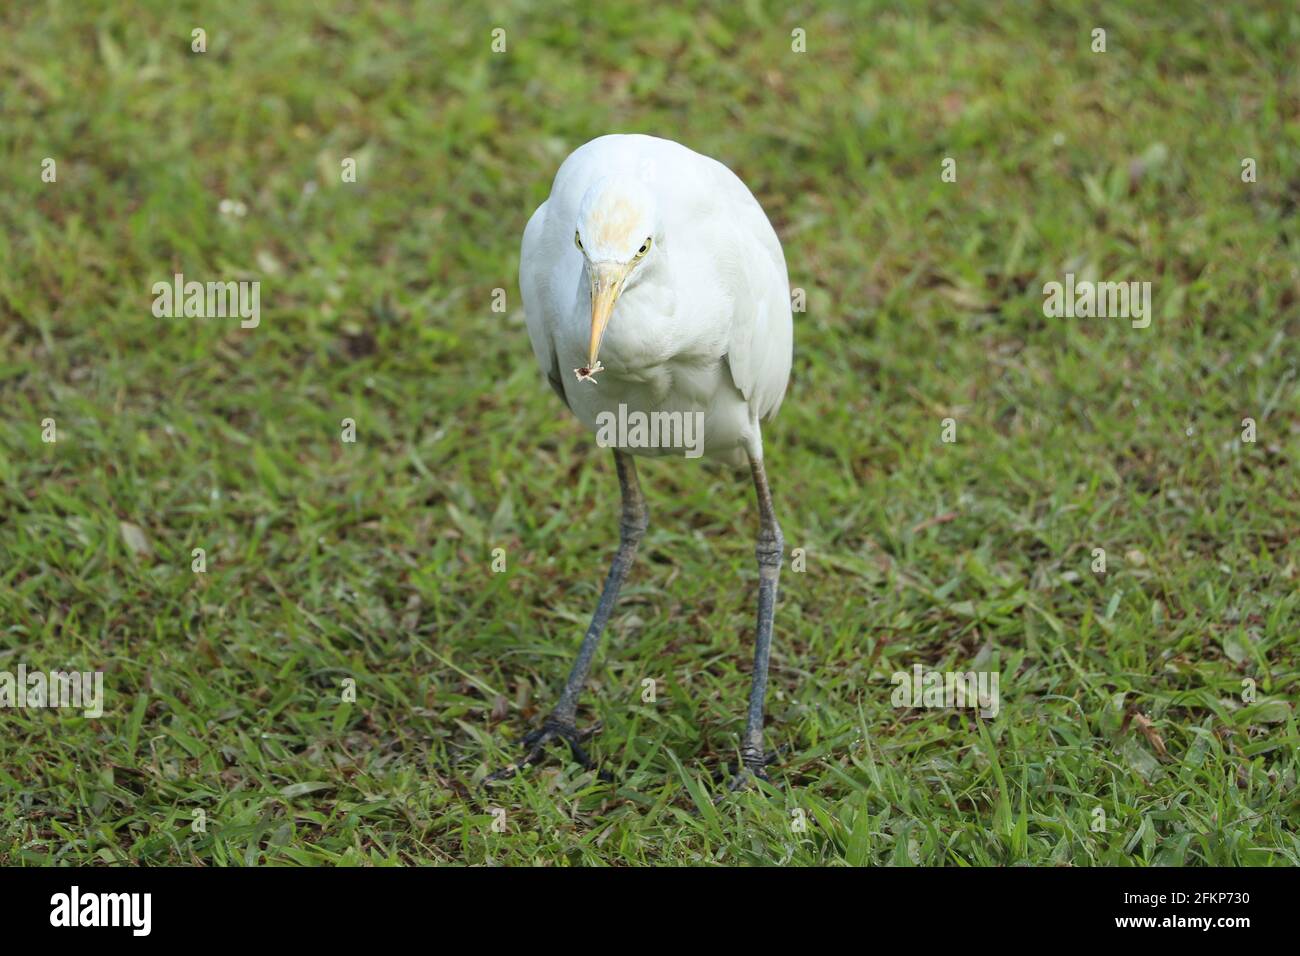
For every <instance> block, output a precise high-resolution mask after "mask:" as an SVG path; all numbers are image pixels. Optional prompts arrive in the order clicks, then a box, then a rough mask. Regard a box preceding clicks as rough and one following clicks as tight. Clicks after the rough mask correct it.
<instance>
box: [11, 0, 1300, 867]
mask: <svg viewBox="0 0 1300 956" xmlns="http://www.w3.org/2000/svg"><path fill="white" fill-rule="evenodd" d="M711 6H712V5H705V4H702V3H701V4H689V5H688V9H687V10H676V9H670V8H668V5H661V4H640V3H631V2H623V0H620V2H618V3H615V4H603V5H601V7H600V9H599V10H596V9H590V10H588V9H587V8H586V5H584V4H559V5H557V7H556V9H554V10H549V11H546V12H540V11H534V10H533V5H531V4H527V3H523V2H514V3H510V2H496V3H493V4H490V5H488V7H489V8H490V9H480V8H478V7H475V6H473V5H465V4H446V3H435V4H426V3H414V2H409V3H408V2H396V0H389V2H378V3H346V2H334V3H321V2H320V0H311V2H305V0H304V2H277V3H274V4H271V3H266V2H256V0H231V2H228V3H225V4H221V5H219V6H212V5H210V4H209V5H199V4H194V3H186V2H179V3H163V2H154V3H143V4H138V5H137V7H138V8H139V9H138V10H137V11H135V12H127V11H126V10H125V9H122V8H121V7H120V5H117V4H109V3H104V4H94V3H90V4H73V3H60V2H56V0H45V2H35V3H26V4H10V5H7V6H6V7H5V8H4V10H3V12H0V30H2V32H3V35H4V36H5V42H4V51H3V53H0V160H2V162H0V168H2V170H3V171H2V172H0V176H3V185H2V187H0V226H2V227H3V228H0V406H2V407H3V409H4V414H3V415H0V670H8V671H16V669H17V667H18V665H19V664H20V663H23V664H25V665H26V666H27V667H28V668H30V669H33V670H35V669H42V668H43V669H74V668H75V669H101V670H103V671H104V674H105V677H104V680H105V689H106V698H107V700H106V707H105V713H104V715H103V717H102V718H100V719H90V718H86V717H83V716H80V715H79V714H73V713H69V712H58V711H50V710H33V709H27V710H21V709H11V710H7V711H4V712H3V713H0V719H2V720H3V721H4V727H3V733H0V787H3V788H4V789H5V790H7V791H9V793H10V797H9V798H6V799H5V800H3V801H0V862H4V863H10V864H32V865H41V864H73V863H110V864H164V863H173V864H174V863H185V864H189V863H193V864H205V865H225V864H268V863H276V864H396V863H451V862H464V863H485V862H491V863H501V864H533V863H540V864H560V865H564V864H650V863H655V864H698V863H705V864H708V863H729V864H745V863H756V864H774V863H789V864H877V865H882V864H883V865H903V866H905V865H911V864H922V865H1000V864H1023V863H1033V864H1075V865H1091V864H1104V865H1151V864H1218V865H1270V864H1271V865H1279V864H1280V865H1286V864H1289V865H1297V864H1300V836H1298V835H1297V830H1298V827H1297V820H1298V819H1300V802H1298V798H1297V795H1296V794H1297V791H1296V777H1297V772H1298V771H1300V749H1298V748H1300V732H1298V730H1297V717H1296V713H1295V707H1294V702H1295V700H1296V696H1297V690H1298V689H1300V665H1298V664H1297V657H1298V655H1297V644H1298V643H1300V642H1298V639H1297V621H1298V618H1300V614H1298V612H1300V596H1298V594H1297V565H1298V564H1300V545H1297V540H1296V539H1297V533H1296V532H1297V528H1300V477H1298V472H1297V463H1298V462H1300V387H1298V385H1297V356H1298V353H1300V349H1298V348H1297V345H1296V343H1297V341H1300V255H1298V252H1297V249H1298V246H1297V243H1298V242H1300V219H1298V218H1297V205H1298V204H1300V177H1298V176H1297V172H1296V170H1297V169H1298V168H1300V84H1298V83H1297V80H1298V79H1300V77H1298V76H1297V66H1296V60H1295V57H1294V50H1295V49H1296V46H1297V41H1300V14H1297V13H1296V11H1295V9H1294V8H1293V7H1292V6H1291V5H1288V4H1285V3H1280V2H1278V3H1263V2H1253V3H1244V4H1231V5H1228V6H1226V7H1224V8H1221V9H1212V10H1211V9H1206V8H1193V7H1191V6H1190V5H1184V4H1170V5H1166V7H1167V9H1166V8H1161V9H1154V8H1152V9H1146V8H1148V7H1150V5H1147V4H1136V3H1134V4H1122V3H1112V4H1108V5H1107V6H1106V8H1105V10H1104V11H1103V14H1102V15H1101V20H1100V21H1099V22H1098V20H1097V19H1096V17H1097V16H1098V15H1097V14H1095V13H1094V9H1095V8H1094V5H1092V4H1085V3H1081V2H1079V3H1064V4H1057V5H1053V6H1054V7H1055V10H1053V11H1051V12H1049V11H1048V10H1046V9H1042V10H1039V9H1034V10H1032V11H1031V10H1028V9H1026V8H1025V7H1024V6H1022V5H1020V4H1015V3H1010V2H1008V3H992V4H984V3H941V2H933V3H929V4H888V3H879V4H873V5H872V8H871V9H863V8H862V6H861V5H857V4H848V3H843V4H835V3H827V4H818V5H815V6H814V5H796V6H795V7H793V8H787V7H786V6H785V5H782V4H774V3H761V2H757V0H754V2H748V3H744V4H732V5H727V6H726V7H725V9H710V7H711ZM1097 26H1102V27H1105V28H1106V29H1107V51H1106V52H1105V53H1104V54H1101V53H1093V52H1091V50H1090V49H1089V45H1090V42H1091V40H1090V34H1091V31H1092V29H1093V28H1094V27H1097ZM195 27H203V28H204V29H205V30H206V31H207V44H208V46H207V52H206V53H203V54H195V53H192V52H191V49H190V38H191V30H192V29H193V28H195ZM497 27H500V28H504V29H505V30H506V38H507V50H506V52H505V53H501V54H497V53H493V52H492V51H491V42H492V37H491V31H492V30H493V29H494V28H497ZM796 27H798V28H802V29H804V30H805V31H806V37H807V40H806V42H807V52H806V53H802V54H798V53H794V52H792V50H791V42H792V41H791V31H792V30H793V29H795V28H796ZM610 131H644V132H652V133H659V134H663V135H668V136H672V137H673V138H676V139H679V140H681V141H682V142H685V143H686V144H688V145H690V146H692V147H693V148H695V149H697V150H700V151H702V152H705V153H708V154H711V155H714V156H716V157H718V158H720V159H722V160H723V161H725V162H727V163H728V164H729V165H730V166H731V167H732V168H733V169H735V170H736V172H737V173H738V174H739V175H740V176H741V178H742V179H744V180H745V181H746V182H747V183H748V184H749V185H750V187H751V188H752V189H753V191H754V192H755V194H756V195H757V196H758V197H759V198H760V200H761V201H762V203H763V204H764V207H765V208H766V209H767V211H768V213H769V215H770V217H771V218H772V220H773V222H774V224H775V225H776V227H777V230H778V232H779V233H780V235H781V238H782V241H783V243H784V244H785V248H786V255H787V258H788V261H789V264H790V272H791V283H792V285H794V286H797V287H799V288H801V289H804V290H805V291H806V294H807V311H806V312H804V313H801V314H798V315H796V329H795V368H794V374H793V380H792V383H791V387H790V391H789V393H788V396H787V399H786V402H785V405H784V407H783V408H782V410H781V413H780V416H779V417H778V418H777V420H776V421H775V422H773V423H772V424H771V425H769V426H768V427H767V429H766V432H765V437H766V445H767V450H768V463H769V464H768V467H769V473H770V474H771V476H772V480H773V486H774V492H775V495H776V499H777V504H778V508H779V514H780V517H781V520H782V524H783V527H784V530H785V536H786V540H787V548H788V549H794V548H801V549H804V553H805V556H806V571H805V572H803V573H796V572H794V571H792V570H791V568H790V566H789V564H787V567H786V571H785V573H784V575H783V577H782V581H781V584H782V593H781V601H780V604H779V606H778V617H777V636H776V642H775V646H774V652H773V662H772V677H771V683H770V692H769V711H770V717H769V725H768V738H769V744H770V745H771V746H779V747H781V748H783V753H782V756H781V759H780V762H779V765H778V768H777V771H778V772H777V774H776V780H777V784H778V786H777V788H776V789H775V790H773V791H772V792H770V793H761V792H755V793H747V794H741V795H737V796H734V797H729V798H727V799H725V800H724V801H723V802H721V803H720V804H719V805H718V806H717V807H715V806H714V805H713V803H712V802H711V797H712V795H713V785H712V783H711V774H712V772H713V771H714V770H716V769H717V768H718V767H719V766H720V765H721V764H722V763H723V762H725V761H727V760H729V759H733V757H734V753H735V750H736V747H737V745H738V744H737V741H738V735H739V732H740V729H741V726H742V720H743V710H744V701H745V696H746V694H747V691H748V682H749V669H750V661H751V653H752V646H751V641H752V628H753V622H752V618H753V601H754V599H753V589H754V586H755V582H756V569H755V566H754V559H753V534H754V530H755V527H756V517H755V511H754V507H753V504H752V498H751V492H750V490H749V488H748V486H747V483H746V481H745V478H744V476H743V475H737V474H733V473H731V472H729V471H727V470H725V469H721V468H718V467H714V466H708V465H701V464H699V463H684V462H680V461H660V462H649V463H647V464H645V465H644V466H643V467H642V469H641V474H642V482H643V486H644V487H645V489H646V492H647V495H648V498H649V502H650V509H651V522H652V523H651V528H650V531H649V534H648V537H647V539H646V542H645V544H644V545H643V548H642V553H641V557H640V558H639V560H638V564H637V566H636V567H635V569H634V570H633V573H632V578H631V580H630V582H629V586H628V587H627V588H626V589H625V593H624V599H623V600H622V602H621V603H620V605H619V607H618V608H617V610H616V611H615V614H614V617H613V619H612V621H611V625H610V628H609V631H608V632H607V635H606V640H605V643H604V646H603V647H602V650H601V653H600V655H599V656H598V658H597V663H596V667H595V669H594V671H593V679H592V681H591V685H590V688H589V692H588V694H587V695H586V697H585V709H584V711H583V713H582V714H581V715H580V722H583V723H585V724H588V725H589V724H592V723H594V722H596V721H600V722H602V723H603V730H602V732H601V733H600V734H599V735H598V736H597V737H595V738H594V740H593V742H592V750H593V752H594V754H595V755H596V756H597V757H599V758H600V759H601V760H602V762H603V764H604V765H605V766H606V767H608V768H609V769H611V770H612V771H613V772H614V774H615V775H616V777H617V782H616V783H614V784H609V783H605V782H602V781H600V780H598V779H596V778H595V777H594V776H593V775H592V774H590V773H585V772H583V771H581V769H580V768H578V767H577V766H576V765H572V764H566V763H565V762H564V761H565V754H563V753H562V752H561V751H560V750H559V749H558V748H557V749H556V751H555V753H554V756H553V759H552V761H551V762H550V763H549V764H547V765H546V766H543V767H540V768H537V769H536V770H534V771H533V772H532V773H530V774H529V775H527V776H524V777H522V778H519V779H517V780H516V781H514V782H512V783H510V784H509V785H507V786H505V787H502V788H498V789H495V790H493V791H492V792H491V793H490V794H488V795H486V796H484V795H482V794H481V793H480V791H479V790H478V788H477V783H478V781H479V780H480V779H481V778H482V777H483V775H484V774H485V773H487V772H488V771H489V770H490V769H492V768H493V767H496V766H498V765H500V764H501V763H502V762H504V761H506V760H508V759H510V757H511V756H512V755H514V754H516V753H517V751H516V750H515V749H514V742H515V741H516V740H517V739H518V737H519V736H520V735H522V734H523V733H524V732H526V731H527V730H528V729H529V728H531V727H532V726H534V725H535V724H536V723H537V721H538V720H539V719H540V718H541V716H542V715H543V714H545V712H546V710H547V709H548V708H549V706H550V705H551V703H553V702H554V700H555V698H556V695H557V693H558V688H559V686H560V684H561V682H562V681H563V679H564V676H565V675H566V673H567V670H568V665H569V661H570V659H571V656H572V654H573V653H574V651H575V650H576V646H577V642H578V639H579V638H580V636H581V631H582V628H583V627H584V626H585V624H586V620H587V617H588V615H589V614H590V611H591V609H592V607H594V604H595V599H596V596H597V593H598V588H599V585H600V582H601V580H602V578H603V575H604V571H605V567H606V564H607V561H608V559H609V557H610V555H611V554H612V552H613V547H614V544H615V541H616V535H617V506H618V505H617V502H618V495H617V483H616V481H615V480H614V475H613V469H612V462H611V461H609V460H607V459H608V455H607V454H605V453H601V452H599V451H598V449H596V448H595V447H594V443H593V441H592V440H591V437H590V436H589V435H587V434H585V433H583V431H582V430H581V429H580V427H579V426H578V425H577V423H576V422H574V421H573V420H572V419H571V418H570V417H569V416H568V415H567V413H566V412H565V411H564V410H563V409H562V407H561V406H560V404H559V403H558V402H557V401H556V400H555V398H554V396H553V395H551V393H550V391H549V389H547V388H546V386H545V385H544V383H543V382H542V380H541V378H540V375H539V373H538V370H537V369H536V367H535V363H534V361H533V358H532V355H531V352H530V349H529V345H528V342H527V336H526V334H525V331H524V329H523V325H522V314H521V311H520V303H519V298H518V292H517V286H516V279H515V277H516V274H517V266H518V245H519V237H520V235H521V233H522V229H523V226H524V223H525V222H526V220H527V217H528V215H529V213H531V211H532V210H533V208H535V206H536V205H537V204H538V203H539V202H540V201H541V200H542V199H543V198H544V197H545V195H546V194H547V191H548V188H549V183H550V179H551V177H552V176H553V174H554V171H555V169H556V167H557V166H558V164H559V162H560V161H561V160H562V159H563V157H564V156H565V155H566V154H567V153H568V152H569V151H570V150H571V149H573V148H574V147H576V146H577V145H579V144H581V143H582V142H585V141H586V140H587V139H590V138H592V137H594V136H596V135H599V134H602V133H605V132H610ZM45 157H51V158H54V159H55V160H56V163H57V182H54V183H46V182H42V180H41V176H40V173H41V162H42V159H43V158H45ZM346 157H352V158H355V159H356V160H357V164H358V177H357V182H356V183H343V182H341V177H340V168H341V163H342V161H343V159H344V158H346ZM945 157H952V158H954V159H955V160H956V162H957V182H955V183H947V182H943V181H942V180H941V176H940V173H941V164H942V162H943V160H944V158H945ZM1244 157H1252V158H1254V159H1255V160H1256V161H1257V168H1258V181H1257V182H1255V183H1244V182H1243V181H1242V179H1241V161H1242V159H1243V158H1244ZM224 199H229V200H231V201H232V202H238V203H242V204H243V210H244V214H243V215H239V207H235V208H234V211H233V212H232V211H231V207H230V205H229V204H227V207H226V211H225V212H223V211H222V206H221V203H222V200H224ZM1067 271H1072V272H1075V273H1076V274H1078V275H1079V276H1081V277H1091V278H1097V279H1107V280H1115V281H1119V280H1135V281H1150V282H1151V283H1152V288H1153V291H1152V299H1153V303H1154V316H1153V321H1152V323H1151V326H1150V327H1149V328H1147V329H1134V328H1132V327H1131V325H1130V323H1129V322H1127V321H1125V320H1122V319H1053V318H1047V317H1045V316H1044V314H1043V308H1042V304H1043V297H1042V288H1043V284H1044V283H1045V282H1050V281H1056V280H1061V279H1062V278H1063V276H1064V273H1066V272H1067ZM174 272H183V273H184V274H185V275H186V276H187V278H198V279H200V280H206V279H220V280H233V279H256V280H260V281H261V282H262V318H261V324H260V326H258V327H257V328H255V329H242V328H240V326H239V323H238V321H237V320H222V319H206V320H205V319H156V318H154V316H153V315H152V313H151V310H150V303H151V300H152V295H151V292H150V289H151V286H152V284H153V283H154V282H156V281H159V280H166V279H168V278H169V277H170V276H171V275H172V274H173V273H174ZM494 289H504V290H506V302H507V310H506V311H505V312H504V313H498V312H494V311H493V310H492V303H493V290H494ZM1248 417H1249V418H1252V419H1254V420H1255V422H1256V425H1257V429H1258V440H1257V441H1256V442H1254V443H1246V442H1243V441H1242V440H1241V436H1242V432H1243V426H1242V420H1243V419H1244V418H1248ZM46 418H53V419H55V421H56V427H57V438H58V440H57V442H55V443H46V442H43V441H42V440H41V431H42V425H41V422H42V420H43V419H46ZM344 418H352V419H354V420H355V422H356V428H357V441H356V442H355V443H354V444H350V443H344V442H342V441H341V440H340V423H341V421H342V419H344ZM945 418H952V419H954V420H955V422H956V428H957V441H956V442H954V443H945V442H943V441H941V440H940V438H941V427H942V426H941V422H942V420H943V419H945ZM124 523H125V525H124ZM132 526H134V527H135V528H138V529H139V534H136V533H135V532H134V530H133V529H132ZM194 548H203V549H205V552H206V561H207V569H206V572H205V573H201V574H200V573H194V572H193V571H192V570H191V561H192V550H193V549H194ZM497 548H500V549H504V556H505V559H506V566H507V570H506V571H505V572H504V573H493V571H492V567H491V565H492V554H493V549H497ZM1096 548H1102V549H1104V550H1105V553H1106V562H1107V570H1106V572H1105V573H1104V574H1097V573H1094V572H1093V571H1092V569H1091V566H1092V562H1093V560H1094V558H1093V552H1094V549H1096ZM916 664H920V665H922V666H923V667H924V668H926V669H938V670H957V669H960V670H967V669H975V670H984V671H991V672H996V673H997V674H998V675H999V677H1000V687H1001V710H1000V713H999V714H998V715H997V717H996V718H994V719H991V720H988V721H983V720H978V719H976V718H975V717H974V716H973V715H972V714H971V713H970V712H969V711H960V712H958V711H952V710H925V709H910V708H896V707H894V706H892V705H891V695H892V691H893V685H892V684H891V682H890V675H892V674H893V673H895V672H897V671H910V670H911V668H912V667H913V666H914V665H916ZM347 679H351V680H352V681H355V690H356V700H355V702H354V703H352V702H345V701H344V700H343V699H342V688H343V686H344V682H345V680H347ZM646 679H653V680H654V681H656V685H657V693H656V700H655V701H654V702H645V701H643V700H642V687H643V685H642V682H643V681H644V680H646ZM1247 680H1249V681H1250V682H1253V683H1252V684H1251V685H1245V684H1244V683H1243V682H1245V681H1247ZM1245 686H1253V687H1254V688H1255V695H1256V696H1255V700H1254V702H1250V701H1248V700H1243V687H1245ZM15 794H16V798H15V797H14V795H15ZM199 811H202V816H203V819H204V820H205V823H206V825H205V826H204V827H203V828H198V827H195V826H194V825H192V821H193V820H194V818H195V816H196V814H198V812H199ZM501 811H504V813H502V812H501ZM494 824H495V826H494Z"/></svg>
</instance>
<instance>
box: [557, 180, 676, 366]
mask: <svg viewBox="0 0 1300 956" xmlns="http://www.w3.org/2000/svg"><path fill="white" fill-rule="evenodd" d="M657 234H658V222H657V220H656V217H655V204H654V197H653V196H652V195H651V194H650V190H649V189H647V188H646V186H645V184H644V183H642V182H641V181H640V180H639V179H635V178H633V177H630V176H619V177H610V178H606V179H601V180H600V181H598V182H597V183H596V184H595V185H593V186H592V187H591V188H590V189H588V190H587V192H586V195H584V196H583V197H582V204H581V205H580V206H579V208H578V224H577V228H576V229H575V230H574V233H573V242H574V244H575V245H576V246H577V247H578V249H579V250H580V251H581V252H582V254H583V256H584V258H585V259H586V269H587V278H588V280H589V281H590V283H591V352H590V355H589V356H588V358H589V362H590V364H589V365H588V366H587V370H588V371H589V370H591V369H596V368H598V367H599V363H598V361H597V357H598V354H599V352H600V340H601V339H602V338H603V337H604V335H605V327H606V326H607V325H609V319H610V316H611V315H613V313H614V303H615V302H617V301H618V297H619V295H620V294H621V293H622V292H623V290H624V289H625V288H626V287H627V284H628V281H629V280H630V278H631V277H632V276H633V274H634V273H635V272H636V271H637V270H639V269H641V268H642V267H643V266H644V264H645V262H646V261H647V260H648V259H649V258H650V257H651V255H652V250H653V248H654V243H655V236H656V235H657ZM582 372H583V370H579V374H578V378H579V379H582V378H589V377H590V375H589V374H588V375H585V376H584V375H583V374H582Z"/></svg>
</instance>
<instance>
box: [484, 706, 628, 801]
mask: <svg viewBox="0 0 1300 956" xmlns="http://www.w3.org/2000/svg"><path fill="white" fill-rule="evenodd" d="M598 730H600V724H596V725H595V726H594V727H592V728H590V729H588V730H579V729H578V728H577V726H576V725H574V723H573V722H572V721H570V720H565V719H563V718H560V717H555V716H554V715H552V716H550V717H547V718H546V719H545V720H543V721H542V726H541V727H539V728H538V729H537V730H534V731H532V732H531V733H529V734H528V735H527V736H526V737H524V739H523V740H522V741H521V746H522V747H523V748H524V759H523V760H521V761H520V762H519V763H517V764H516V763H512V764H509V765H507V766H505V767H502V768H501V769H500V770H497V771H495V772H494V773H490V774H488V775H487V776H486V777H484V778H483V782H484V783H485V784H487V783H495V782H496V781H498V780H508V779H509V778H511V777H513V776H514V775H515V774H516V773H518V772H519V771H520V770H522V769H524V768H525V767H527V766H529V765H530V764H535V763H537V762H538V761H539V760H540V759H541V758H542V754H543V752H544V751H545V749H546V745H547V744H549V743H550V742H551V741H552V740H556V739H559V740H563V741H564V742H565V743H567V744H568V745H569V750H571V751H572V752H573V759H574V760H576V761H577V762H578V763H580V764H581V765H582V768H583V769H584V770H591V769H592V768H593V767H595V764H594V763H593V762H592V759H591V758H590V757H589V756H587V752H586V751H585V750H583V749H582V743H583V741H585V740H587V739H588V738H589V737H591V735H592V734H594V733H596V731H598ZM600 776H601V778H602V779H607V775H606V774H604V773H602V774H601V775H600Z"/></svg>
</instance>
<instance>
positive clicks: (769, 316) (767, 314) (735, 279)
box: [724, 167, 794, 421]
mask: <svg viewBox="0 0 1300 956" xmlns="http://www.w3.org/2000/svg"><path fill="white" fill-rule="evenodd" d="M724 168H725V167H724ZM728 174H729V175H731V178H732V179H735V182H736V184H737V185H739V186H740V187H741V189H742V190H743V191H744V196H743V197H741V196H739V195H738V194H736V199H735V201H734V202H733V203H732V204H731V205H732V206H733V207H734V208H733V213H734V218H733V219H732V220H731V222H732V225H733V228H732V229H731V230H730V234H731V237H732V238H733V240H735V243H736V245H735V247H734V254H733V255H734V258H732V261H731V262H730V263H728V268H727V269H726V270H725V275H726V277H727V280H726V281H727V284H728V285H729V286H730V287H731V288H730V290H729V291H730V293H731V298H732V316H731V330H730V333H729V335H728V337H727V355H726V360H727V366H728V368H730V370H731V379H732V381H734V382H735V383H736V387H737V388H738V389H740V392H741V394H742V395H744V396H745V400H746V401H747V402H748V403H749V410H750V413H751V414H752V415H753V416H754V420H755V421H758V420H760V419H768V418H772V417H773V416H774V415H776V412H777V409H779V408H780V407H781V400H782V399H783V398H784V397H785V389H786V385H787V384H788V383H789V381H790V362H791V358H792V349H793V344H794V322H793V316H792V315H791V314H790V281H789V278H788V276H787V273H786V266H785V254H784V253H783V252H782V251H781V242H780V240H779V239H777V236H776V232H775V230H773V229H772V225H771V223H769V222H768V220H767V216H766V214H765V213H764V212H763V209H762V207H761V206H759V205H758V200H756V199H754V197H753V196H752V195H751V194H750V192H749V190H748V189H746V188H745V186H744V184H743V183H741V182H740V180H739V179H736V178H735V176H734V174H730V170H728Z"/></svg>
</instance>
